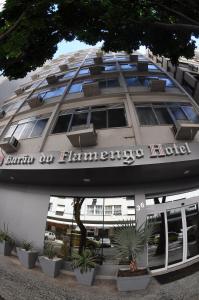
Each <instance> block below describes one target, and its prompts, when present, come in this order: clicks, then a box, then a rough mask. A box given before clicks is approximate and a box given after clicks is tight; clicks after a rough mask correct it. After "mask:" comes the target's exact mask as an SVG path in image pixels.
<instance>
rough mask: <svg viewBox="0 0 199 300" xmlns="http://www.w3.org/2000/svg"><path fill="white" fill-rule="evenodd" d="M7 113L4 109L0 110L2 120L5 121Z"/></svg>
mask: <svg viewBox="0 0 199 300" xmlns="http://www.w3.org/2000/svg"><path fill="white" fill-rule="evenodd" d="M5 114H6V112H5V110H4V109H0V119H3V117H4V116H5Z"/></svg>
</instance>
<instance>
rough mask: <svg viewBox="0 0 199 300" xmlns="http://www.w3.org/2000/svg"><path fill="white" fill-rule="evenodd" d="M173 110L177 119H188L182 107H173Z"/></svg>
mask: <svg viewBox="0 0 199 300" xmlns="http://www.w3.org/2000/svg"><path fill="white" fill-rule="evenodd" d="M170 109H171V112H172V114H173V116H174V118H175V119H176V120H187V117H186V115H185V113H184V112H183V110H182V109H181V108H180V107H171V108H170Z"/></svg>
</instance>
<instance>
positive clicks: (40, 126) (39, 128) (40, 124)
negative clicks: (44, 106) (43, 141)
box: [30, 119, 48, 137]
mask: <svg viewBox="0 0 199 300" xmlns="http://www.w3.org/2000/svg"><path fill="white" fill-rule="evenodd" d="M47 122H48V119H42V120H38V121H37V123H36V125H35V127H34V129H33V131H32V133H31V135H30V137H37V136H41V135H42V132H43V130H44V128H45V126H46V123H47Z"/></svg>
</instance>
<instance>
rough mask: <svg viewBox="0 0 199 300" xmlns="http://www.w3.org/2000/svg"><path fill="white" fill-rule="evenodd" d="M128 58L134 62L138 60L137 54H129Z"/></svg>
mask: <svg viewBox="0 0 199 300" xmlns="http://www.w3.org/2000/svg"><path fill="white" fill-rule="evenodd" d="M129 58H130V61H131V62H135V63H137V62H138V55H135V54H130V56H129Z"/></svg>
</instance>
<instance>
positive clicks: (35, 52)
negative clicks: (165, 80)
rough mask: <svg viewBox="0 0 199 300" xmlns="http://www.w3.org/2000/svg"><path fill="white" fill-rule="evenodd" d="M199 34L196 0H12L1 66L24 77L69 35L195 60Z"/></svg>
mask: <svg viewBox="0 0 199 300" xmlns="http://www.w3.org/2000/svg"><path fill="white" fill-rule="evenodd" d="M192 36H195V37H196V38H198V36H199V2H198V1H195V0H184V1H180V0H120V1H118V0H54V1H53V0H7V1H6V4H5V6H4V10H3V11H2V12H1V13H0V70H1V71H2V73H3V75H5V76H8V77H9V78H20V77H23V76H25V75H26V74H27V72H29V71H31V70H35V69H36V68H37V67H38V66H42V65H43V63H44V62H45V61H46V60H47V59H51V58H52V57H53V55H54V53H55V52H56V50H57V44H58V43H59V42H60V41H62V40H63V39H64V40H66V41H72V40H73V39H75V38H76V39H78V40H80V41H83V42H85V43H88V44H90V45H95V44H96V43H97V42H98V41H104V44H103V49H104V50H105V51H118V50H125V51H127V52H131V51H132V50H137V49H138V48H139V46H140V45H145V46H146V47H148V48H149V49H150V50H151V51H152V52H153V53H154V54H156V55H157V54H159V55H164V56H166V57H170V59H171V61H172V62H173V63H175V64H176V63H177V61H178V58H179V56H185V57H186V58H191V57H192V56H193V55H194V49H195V42H194V41H192V40H191V37H192Z"/></svg>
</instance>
